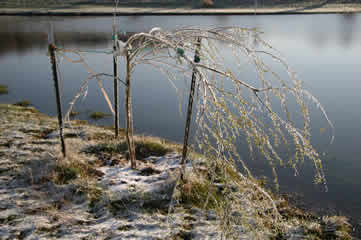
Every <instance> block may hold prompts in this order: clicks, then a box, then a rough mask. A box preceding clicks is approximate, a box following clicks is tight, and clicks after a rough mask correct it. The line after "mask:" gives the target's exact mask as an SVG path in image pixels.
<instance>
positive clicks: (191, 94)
mask: <svg viewBox="0 0 361 240" xmlns="http://www.w3.org/2000/svg"><path fill="white" fill-rule="evenodd" d="M200 48H201V39H200V38H198V41H197V48H196V52H195V55H194V62H199V61H200V57H199V52H200ZM196 80H197V76H196V72H195V70H193V73H192V83H191V89H190V92H189V99H188V111H187V122H186V127H185V133H184V143H183V153H182V162H181V164H182V171H181V178H182V180H184V172H185V165H186V159H187V152H188V138H189V128H190V125H191V120H192V110H193V98H194V91H195V86H196Z"/></svg>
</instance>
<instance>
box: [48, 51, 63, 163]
mask: <svg viewBox="0 0 361 240" xmlns="http://www.w3.org/2000/svg"><path fill="white" fill-rule="evenodd" d="M49 53H50V62H51V66H52V72H53V80H54V87H55V95H56V106H57V110H58V123H59V136H60V141H61V151H62V153H63V156H64V157H66V149H65V141H64V134H63V113H62V110H61V98H60V91H59V82H58V72H57V68H56V58H55V46H54V44H49Z"/></svg>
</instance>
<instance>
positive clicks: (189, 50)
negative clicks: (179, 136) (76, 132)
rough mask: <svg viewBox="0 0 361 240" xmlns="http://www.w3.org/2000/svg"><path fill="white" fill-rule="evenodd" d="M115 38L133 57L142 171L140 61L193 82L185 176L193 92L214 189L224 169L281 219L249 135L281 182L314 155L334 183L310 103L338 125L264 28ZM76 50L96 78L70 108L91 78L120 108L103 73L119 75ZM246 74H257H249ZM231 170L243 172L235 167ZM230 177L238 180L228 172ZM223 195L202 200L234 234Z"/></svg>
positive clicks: (119, 51) (117, 50) (319, 171)
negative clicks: (257, 176) (243, 148)
mask: <svg viewBox="0 0 361 240" xmlns="http://www.w3.org/2000/svg"><path fill="white" fill-rule="evenodd" d="M114 32H116V31H114ZM114 43H115V44H114V46H115V47H114V51H113V53H114V56H115V57H124V58H125V62H126V76H125V81H122V83H123V84H124V86H125V88H126V101H125V109H126V112H127V113H126V140H127V144H128V149H129V157H130V161H131V166H132V168H136V159H135V146H134V140H133V120H132V104H131V85H132V84H131V83H132V82H133V81H136V79H132V73H133V71H134V69H135V68H136V67H139V65H142V64H146V65H150V66H152V67H153V68H154V69H156V70H159V71H160V72H161V73H163V74H164V75H165V76H166V77H167V78H168V80H169V81H170V82H171V83H172V84H173V85H174V86H175V87H176V86H177V81H180V80H181V81H183V80H184V79H186V80H188V79H189V80H192V81H191V82H188V83H187V84H189V86H191V88H190V89H191V91H190V94H189V103H188V115H187V124H186V133H185V142H184V146H183V147H184V148H183V161H182V164H183V168H182V170H181V176H184V175H185V174H186V173H185V169H186V168H185V164H186V160H188V161H190V162H192V161H191V160H189V159H188V158H187V145H188V140H187V138H188V132H189V129H190V127H189V125H190V119H191V115H192V104H193V97H194V98H195V103H196V104H195V105H196V111H195V118H194V119H193V120H194V121H193V122H194V124H196V128H195V129H196V130H195V131H196V132H195V133H193V135H194V136H195V139H194V141H193V146H192V147H193V149H196V150H198V151H200V152H201V154H202V155H203V156H204V157H205V158H206V159H207V160H206V161H207V172H208V176H210V177H209V178H210V179H209V180H210V183H211V184H209V185H208V186H210V187H209V189H211V187H212V184H213V183H214V182H215V180H216V178H217V175H219V174H220V173H221V175H223V176H225V177H224V178H225V179H224V180H223V181H224V182H226V183H227V184H228V183H230V184H231V185H237V184H238V186H241V185H242V184H243V186H245V185H244V183H245V182H246V183H247V184H246V185H251V186H253V187H254V188H256V189H257V191H259V192H260V194H261V195H263V196H265V197H266V198H265V199H268V200H267V203H263V202H262V201H263V200H260V201H259V202H257V204H258V205H257V206H262V207H263V211H262V212H267V209H269V207H271V208H272V209H273V212H274V214H273V216H274V217H270V218H267V219H271V220H272V221H273V220H278V219H280V215H279V213H278V211H277V207H276V206H275V203H274V201H273V200H272V198H271V196H270V195H269V194H268V193H267V192H266V191H264V190H263V189H262V188H260V187H258V186H257V184H254V181H253V180H254V179H253V177H252V173H251V172H250V171H249V169H248V167H247V165H246V163H245V162H244V161H243V160H242V158H241V156H240V153H239V149H238V148H237V141H239V140H240V139H243V140H246V142H247V145H248V149H249V153H250V154H251V155H253V154H261V155H263V156H264V157H265V158H266V159H267V160H268V162H269V164H270V166H271V169H272V172H273V175H274V181H275V185H276V186H278V178H277V171H276V166H277V165H278V164H281V165H283V164H287V165H289V166H290V167H291V168H292V169H293V171H294V172H295V174H298V167H299V164H300V163H302V162H304V161H305V160H306V159H307V160H309V161H311V162H312V163H313V166H314V169H315V181H316V182H317V183H321V184H324V186H325V187H326V188H327V185H326V179H325V175H324V172H323V168H322V162H321V158H320V155H319V154H318V153H317V151H316V150H315V149H314V147H313V146H312V144H311V119H310V113H309V109H308V105H309V104H310V103H311V104H312V103H313V104H315V105H316V106H317V108H318V109H319V110H320V112H321V113H322V115H323V117H324V118H325V122H326V123H327V124H329V126H330V127H331V129H333V125H332V123H331V122H330V121H329V119H328V117H327V114H326V112H325V110H324V108H323V107H322V105H321V104H320V102H319V101H318V100H317V98H315V97H314V96H313V95H311V94H310V93H309V92H308V91H307V90H305V89H303V88H302V84H301V82H300V81H299V80H298V79H297V77H296V74H295V73H294V72H293V71H292V70H291V69H290V67H289V66H288V65H287V63H286V62H285V61H284V60H283V59H282V58H281V57H280V56H279V54H278V52H277V51H276V50H274V49H273V48H272V47H271V46H270V45H269V44H268V43H267V42H265V41H264V40H262V38H261V33H260V32H259V31H257V30H256V29H246V28H240V27H219V28H209V29H202V28H199V27H186V28H181V29H177V30H173V31H163V30H162V29H160V28H153V29H152V30H151V31H150V32H147V33H146V32H143V33H137V34H134V35H132V36H131V37H129V39H128V40H127V41H126V42H122V41H118V40H117V36H116V33H114ZM66 52H67V51H66V50H64V49H58V53H59V54H60V55H62V56H64V57H65V54H66ZM71 52H72V53H75V54H77V55H78V56H79V57H80V58H79V60H78V61H73V62H78V63H83V64H84V65H85V66H86V67H87V69H88V72H89V74H90V75H91V76H90V77H89V78H88V79H87V80H86V81H85V82H84V83H83V85H82V87H81V91H80V92H79V94H78V95H77V96H76V97H75V99H74V101H73V102H72V103H71V107H72V106H73V105H74V103H75V101H76V99H78V98H79V97H80V96H81V95H82V94H84V92H86V91H87V84H88V82H89V81H90V80H91V79H93V78H95V79H97V81H98V84H99V86H100V88H101V89H102V92H103V94H104V96H105V98H106V100H107V102H108V104H109V106H110V108H111V110H112V112H114V111H113V107H112V106H111V102H110V99H109V98H108V97H107V94H106V92H105V90H104V88H103V87H102V85H101V81H100V77H102V76H109V77H114V76H112V75H109V74H104V73H99V74H96V73H95V72H94V71H92V70H91V69H90V67H89V66H88V65H87V64H86V61H85V58H84V57H83V56H82V54H81V53H80V52H77V51H71ZM69 61H70V60H69ZM274 69H278V70H277V71H276V70H274ZM245 72H250V73H252V74H253V75H249V74H244V73H245ZM114 78H115V79H116V77H114ZM116 80H119V81H120V80H121V79H120V78H119V79H116ZM290 104H292V109H297V107H295V106H294V105H295V104H296V105H298V109H299V113H298V115H297V117H296V118H295V117H292V116H294V114H293V113H292V111H289V107H288V105H290ZM71 107H70V109H69V111H68V113H69V112H70V111H71ZM300 116H301V117H300ZM332 135H333V134H332ZM332 138H333V137H332ZM331 141H332V139H331ZM285 149H287V151H285ZM284 152H288V155H289V156H284V155H285V154H283V153H284ZM281 153H282V154H281ZM286 157H287V161H285V159H286ZM230 168H232V169H236V170H237V171H229V169H230ZM235 172H236V173H235ZM227 174H228V175H237V176H238V177H236V178H235V177H234V176H233V177H231V176H226V175H227ZM181 182H182V183H183V184H184V185H185V184H186V182H187V179H186V178H185V179H183V177H182V181H181ZM193 193H194V192H192V194H193ZM194 194H198V193H197V192H195V193H194ZM199 194H202V193H199ZM224 196H226V195H224ZM224 196H223V200H222V201H218V202H217V201H214V199H217V196H215V195H214V194H213V193H212V191H208V193H207V196H206V197H205V198H204V199H203V200H204V207H206V206H207V204H209V203H211V202H213V204H215V202H216V205H217V204H218V209H221V213H220V215H221V216H222V218H221V219H224V221H223V223H222V224H221V225H222V227H223V228H222V231H224V232H227V231H228V232H232V231H233V230H232V229H231V228H229V226H231V225H232V223H231V221H228V220H226V219H229V218H228V217H226V216H229V213H230V211H229V209H230V208H231V206H232V203H233V202H234V201H236V200H235V198H234V197H230V198H228V200H229V201H228V200H227V199H226V197H224ZM212 199H213V200H212ZM261 199H262V198H261ZM265 219H266V218H265ZM227 229H228V230H227Z"/></svg>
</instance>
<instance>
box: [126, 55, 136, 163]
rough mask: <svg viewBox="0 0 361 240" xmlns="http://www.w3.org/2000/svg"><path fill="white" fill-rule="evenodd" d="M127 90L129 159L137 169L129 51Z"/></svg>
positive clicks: (127, 59) (127, 57) (127, 58)
mask: <svg viewBox="0 0 361 240" xmlns="http://www.w3.org/2000/svg"><path fill="white" fill-rule="evenodd" d="M126 62H127V63H126V64H127V69H126V84H127V86H126V90H125V96H126V98H125V111H126V115H127V117H126V118H127V126H126V138H127V143H128V150H129V159H130V164H131V168H133V169H135V168H136V167H137V163H136V159H135V146H134V140H133V113H132V103H131V92H130V90H131V88H130V87H131V85H130V71H131V70H130V61H129V52H127V56H126Z"/></svg>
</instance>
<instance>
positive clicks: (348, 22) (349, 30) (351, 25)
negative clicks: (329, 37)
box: [339, 14, 357, 48]
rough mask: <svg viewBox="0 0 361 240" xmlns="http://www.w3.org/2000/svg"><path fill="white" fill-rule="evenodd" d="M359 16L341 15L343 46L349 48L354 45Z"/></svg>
mask: <svg viewBox="0 0 361 240" xmlns="http://www.w3.org/2000/svg"><path fill="white" fill-rule="evenodd" d="M356 20H357V16H356V15H355V14H341V15H340V27H339V29H340V34H339V36H340V39H341V44H342V45H343V46H344V47H345V48H347V47H350V46H351V45H352V44H353V41H354V32H355V30H356V27H357V26H356Z"/></svg>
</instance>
